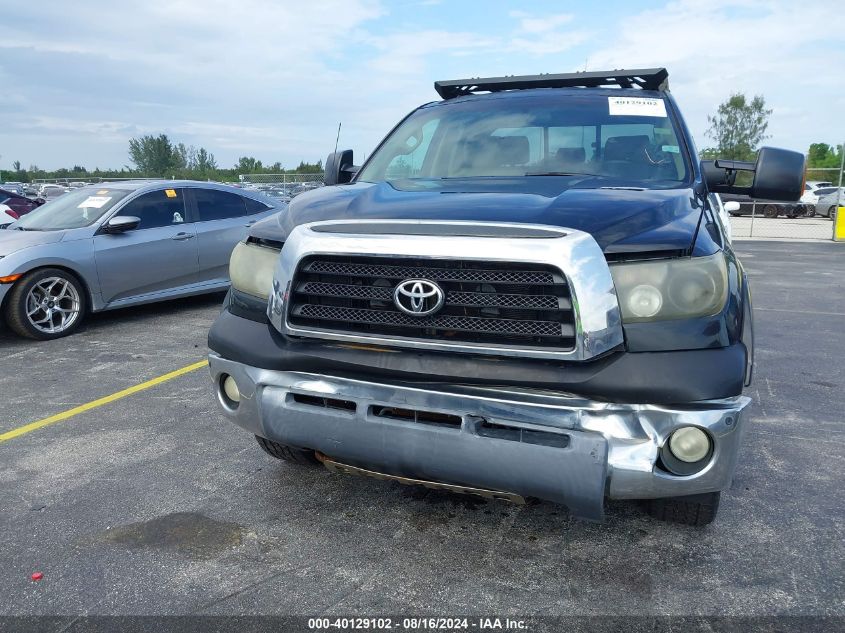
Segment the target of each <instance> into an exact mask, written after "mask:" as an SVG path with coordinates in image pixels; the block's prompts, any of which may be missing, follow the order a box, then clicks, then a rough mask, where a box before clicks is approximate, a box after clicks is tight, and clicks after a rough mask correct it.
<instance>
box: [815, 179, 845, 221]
mask: <svg viewBox="0 0 845 633" xmlns="http://www.w3.org/2000/svg"><path fill="white" fill-rule="evenodd" d="M837 202H838V203H839V206H840V207H841V206H845V187H843V191H842V193H840V192H839V190H838V188H836V187H832V188H829V189H824V193H821V194H820V195H819V199H818V202H816V215H823V216H825V217H827V218H830V219H831V220H832V219H833V216H834V214H835V213H836V203H837Z"/></svg>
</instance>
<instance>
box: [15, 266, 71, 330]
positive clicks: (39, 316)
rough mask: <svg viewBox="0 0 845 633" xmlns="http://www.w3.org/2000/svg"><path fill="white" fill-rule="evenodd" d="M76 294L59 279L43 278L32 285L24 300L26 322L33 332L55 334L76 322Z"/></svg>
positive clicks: (62, 279)
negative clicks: (27, 321)
mask: <svg viewBox="0 0 845 633" xmlns="http://www.w3.org/2000/svg"><path fill="white" fill-rule="evenodd" d="M80 308H81V304H80V301H79V292H78V291H77V289H76V287H75V286H74V285H73V283H71V282H70V281H69V280H67V279H65V278H63V277H47V278H45V279H41V280H39V281H38V283H36V284H35V285H34V286H33V287H32V288H31V289H30V291H29V293H28V294H27V296H26V318H27V319H28V320H29V323H30V324H31V325H32V327H34V328H35V329H36V330H38V331H40V332H44V333H45V334H58V333H60V332H64V331H65V330H67V329H68V328H69V327H71V326H72V325H73V324H74V323H76V320H77V319H78V318H79V311H80Z"/></svg>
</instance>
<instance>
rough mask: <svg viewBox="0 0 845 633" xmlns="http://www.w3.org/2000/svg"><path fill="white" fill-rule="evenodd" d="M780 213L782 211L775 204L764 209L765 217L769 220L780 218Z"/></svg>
mask: <svg viewBox="0 0 845 633" xmlns="http://www.w3.org/2000/svg"><path fill="white" fill-rule="evenodd" d="M779 213H780V209H778V208H777V207H776V206H775V205H773V204H767V205H766V206H765V207H763V215H764V216H766V217H767V218H776V217H778V215H779Z"/></svg>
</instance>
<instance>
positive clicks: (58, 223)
mask: <svg viewBox="0 0 845 633" xmlns="http://www.w3.org/2000/svg"><path fill="white" fill-rule="evenodd" d="M130 193H132V191H131V190H128V189H108V188H106V189H85V190H80V191H74V192H72V193H66V194H64V195H62V196H60V197H58V198H56V199H55V200H52V201H50V202H48V203H46V204H44V205H42V206H40V207H38V208H37V209H35V210H34V211H31V212H30V213H28V214H27V215H25V216H23V217H22V218H21V219H20V220H18V221H17V222H15V224H14V227H13V228H16V229H21V230H24V231H60V230H64V229H78V228H80V227H83V226H89V225H90V224H93V223H94V222H96V221H97V220H99V219H100V218H101V217H103V215H105V214H106V213H108V212H109V210H110V209H111V208H112V207H113V206H114V205H115V204H116V203H117V202H118V201H120V200H123V198H125V197H126V196H127V195H129V194H130Z"/></svg>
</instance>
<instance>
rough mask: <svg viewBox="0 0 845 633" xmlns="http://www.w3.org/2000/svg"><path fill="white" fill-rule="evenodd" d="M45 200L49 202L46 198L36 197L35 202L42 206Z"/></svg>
mask: <svg viewBox="0 0 845 633" xmlns="http://www.w3.org/2000/svg"><path fill="white" fill-rule="evenodd" d="M45 202H47V201H46V200H45V199H44V198H36V199H35V204H37V205H38V206H39V207H40V206H41V205H42V204H44V203H45Z"/></svg>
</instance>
